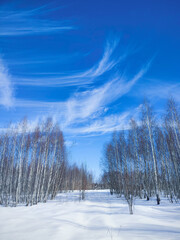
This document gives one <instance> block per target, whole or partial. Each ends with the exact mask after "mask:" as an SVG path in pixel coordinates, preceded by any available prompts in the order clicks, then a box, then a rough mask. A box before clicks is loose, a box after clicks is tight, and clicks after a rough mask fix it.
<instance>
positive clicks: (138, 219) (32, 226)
mask: <svg viewBox="0 0 180 240" xmlns="http://www.w3.org/2000/svg"><path fill="white" fill-rule="evenodd" d="M179 213H180V204H175V203H174V204H171V203H169V201H168V200H165V199H162V200H161V205H160V206H157V205H156V201H155V199H152V200H150V201H149V202H148V201H146V200H139V199H137V200H136V201H135V206H134V215H130V214H129V210H128V205H127V203H126V202H125V200H122V199H120V198H117V197H116V196H111V195H110V194H109V191H108V190H106V191H96V190H95V191H87V192H86V200H85V201H79V193H78V192H74V193H72V192H71V193H61V194H59V195H58V196H57V197H56V199H55V200H53V201H48V202H47V203H40V204H38V205H36V206H32V207H25V206H18V207H14V208H12V207H0V239H1V240H41V239H42V240H49V239H51V240H60V239H61V240H73V239H74V240H77V239H78V240H88V239H91V240H99V239H102V240H106V239H109V240H111V239H113V240H114V239H118V240H121V239H126V240H128V239H158V240H159V239H163V240H164V239H170V240H174V239H178V240H179V239H180V214H179Z"/></svg>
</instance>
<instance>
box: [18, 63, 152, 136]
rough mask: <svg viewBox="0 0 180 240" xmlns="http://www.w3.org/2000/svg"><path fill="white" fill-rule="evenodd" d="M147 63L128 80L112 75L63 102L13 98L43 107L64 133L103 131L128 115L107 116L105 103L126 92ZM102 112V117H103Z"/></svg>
mask: <svg viewBox="0 0 180 240" xmlns="http://www.w3.org/2000/svg"><path fill="white" fill-rule="evenodd" d="M148 66H149V65H147V66H145V67H144V68H142V69H141V70H140V71H139V72H138V73H137V74H136V75H135V76H134V77H133V78H131V79H130V80H129V81H127V80H125V79H123V78H122V77H119V78H118V77H116V78H114V79H113V80H111V81H108V82H107V83H105V84H104V85H102V86H100V87H99V88H94V89H92V90H87V91H84V92H78V93H76V94H74V95H73V97H71V98H70V99H68V100H67V101H65V102H38V101H36V102H34V101H24V100H16V107H26V108H36V109H41V110H42V109H45V110H46V111H47V116H48V115H49V113H50V112H51V113H53V114H54V116H55V118H56V119H57V120H59V121H60V122H61V125H62V127H63V129H64V131H65V132H66V131H67V132H72V133H74V134H75V133H78V131H79V134H91V133H97V132H99V133H105V132H110V131H113V130H115V129H116V130H120V129H121V128H122V126H123V125H124V126H125V127H126V125H125V124H124V123H125V120H127V118H128V116H129V115H130V113H129V112H125V113H122V114H120V115H119V116H118V115H117V114H115V115H110V116H107V114H106V111H107V109H108V106H109V105H110V104H112V103H113V102H114V101H116V100H117V99H120V98H121V97H122V96H123V95H125V94H127V93H128V92H129V91H130V90H131V88H132V87H133V86H134V84H135V83H136V82H137V81H138V80H139V79H140V78H141V77H142V76H143V75H144V74H145V72H146V71H147V69H148ZM104 115H105V117H103V116H104Z"/></svg>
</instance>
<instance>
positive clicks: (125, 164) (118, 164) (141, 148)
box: [102, 99, 180, 213]
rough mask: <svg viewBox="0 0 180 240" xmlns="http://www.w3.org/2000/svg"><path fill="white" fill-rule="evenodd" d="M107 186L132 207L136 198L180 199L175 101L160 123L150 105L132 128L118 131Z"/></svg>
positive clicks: (179, 120)
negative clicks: (161, 196)
mask: <svg viewBox="0 0 180 240" xmlns="http://www.w3.org/2000/svg"><path fill="white" fill-rule="evenodd" d="M103 164H104V175H103V178H102V180H103V182H104V184H105V187H107V186H108V187H109V188H110V189H111V193H113V192H115V193H116V194H118V195H119V196H121V195H123V196H124V197H125V198H126V200H127V202H128V204H129V207H130V213H132V205H133V199H134V197H139V198H147V200H149V198H150V197H152V196H156V199H157V204H160V195H161V194H164V195H165V196H166V197H167V198H169V199H170V201H171V202H173V201H178V200H179V199H180V115H179V111H178V108H177V106H176V104H175V102H174V100H173V99H170V100H169V101H168V103H167V109H166V113H165V114H164V115H163V116H162V118H161V119H160V120H159V121H158V122H157V120H156V119H155V115H154V114H153V110H152V107H151V105H150V104H149V102H147V101H145V102H144V104H143V105H142V111H141V119H139V120H138V122H136V121H135V120H133V119H132V120H131V121H130V125H129V129H128V130H124V131H120V132H114V133H113V136H112V139H111V141H110V142H109V143H108V144H107V145H106V146H105V153H104V162H103Z"/></svg>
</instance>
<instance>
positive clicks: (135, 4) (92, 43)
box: [0, 0, 180, 176]
mask: <svg viewBox="0 0 180 240" xmlns="http://www.w3.org/2000/svg"><path fill="white" fill-rule="evenodd" d="M179 26H180V2H179V1H178V0H162V1H161V0H158V1H154V0H151V1H144V0H136V1H133V0H126V1H122V0H111V1H110V0H106V1H101V0H99V1H97V0H96V1H94V0H91V1H90V0H86V1H83V0H76V1H75V0H73V1H69V0H66V1H45V0H41V1H40V0H39V1H22V0H13V1H8V0H4V1H3V0H0V112H1V118H0V127H1V128H4V127H6V126H7V123H8V122H10V121H12V122H18V121H20V120H21V119H22V118H23V117H24V116H27V117H28V119H29V120H30V125H31V126H34V125H35V124H36V123H37V122H38V121H39V119H43V118H45V117H48V116H52V117H53V119H54V120H55V121H58V122H59V123H60V126H61V128H62V130H63V132H64V135H65V139H66V143H67V146H68V152H69V158H70V161H72V162H77V163H82V162H85V163H86V164H87V166H88V167H89V168H90V169H91V170H92V171H94V172H95V174H96V176H97V175H98V174H99V173H100V166H99V165H100V159H101V158H102V156H103V145H104V143H106V142H107V141H108V140H109V138H110V136H111V134H112V131H114V130H121V129H126V128H127V127H128V121H129V119H130V118H131V117H134V118H137V117H138V114H139V111H140V106H141V103H142V101H143V99H144V97H148V98H149V99H150V101H151V102H152V104H154V105H155V111H156V113H157V114H160V113H162V111H163V108H164V105H165V102H166V100H167V98H168V97H169V96H170V95H172V96H174V98H175V100H176V101H177V102H178V103H179V102H180V95H179V93H180V66H179V63H180V44H179V43H180V27H179Z"/></svg>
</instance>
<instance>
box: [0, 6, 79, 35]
mask: <svg viewBox="0 0 180 240" xmlns="http://www.w3.org/2000/svg"><path fill="white" fill-rule="evenodd" d="M45 7H46V6H43V7H39V8H36V9H32V10H6V9H3V10H2V8H1V9H0V22H1V24H0V36H20V35H36V34H44V33H56V32H60V31H65V30H71V29H75V27H74V26H71V25H69V23H68V22H67V21H55V20H50V19H46V18H45V14H46V13H47V11H45V10H44V8H45ZM42 16H43V17H42Z"/></svg>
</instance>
